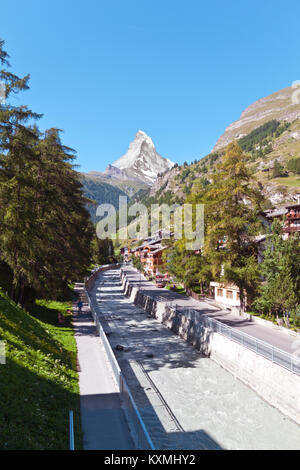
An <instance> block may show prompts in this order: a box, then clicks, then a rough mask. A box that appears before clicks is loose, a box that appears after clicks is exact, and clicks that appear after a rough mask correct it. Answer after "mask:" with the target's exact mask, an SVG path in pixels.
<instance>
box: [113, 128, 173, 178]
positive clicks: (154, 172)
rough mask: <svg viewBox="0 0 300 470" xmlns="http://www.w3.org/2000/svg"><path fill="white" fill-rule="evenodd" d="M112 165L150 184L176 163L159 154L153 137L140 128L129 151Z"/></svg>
mask: <svg viewBox="0 0 300 470" xmlns="http://www.w3.org/2000/svg"><path fill="white" fill-rule="evenodd" d="M112 166H113V167H116V168H118V169H119V170H122V172H123V173H124V172H125V173H126V174H127V176H128V178H129V179H136V180H139V181H144V182H145V183H147V184H149V185H150V184H152V183H153V182H154V181H155V180H156V178H157V176H158V174H159V173H163V172H164V171H166V170H168V169H170V168H172V167H173V166H174V163H173V162H171V161H170V160H168V159H166V158H163V157H162V156H161V155H159V154H158V153H157V152H156V150H155V146H154V143H153V141H152V139H151V138H150V137H149V136H148V135H147V134H146V133H145V132H144V131H141V130H140V131H138V132H137V133H136V136H135V139H134V140H133V141H132V142H131V144H130V145H129V149H128V151H127V153H126V154H125V155H123V157H121V158H119V160H117V161H116V162H114V163H113V164H112Z"/></svg>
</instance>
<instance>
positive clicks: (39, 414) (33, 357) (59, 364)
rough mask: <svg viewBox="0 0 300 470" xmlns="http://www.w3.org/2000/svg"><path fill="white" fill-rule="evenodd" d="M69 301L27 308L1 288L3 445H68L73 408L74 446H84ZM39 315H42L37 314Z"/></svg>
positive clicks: (0, 430) (0, 422)
mask: <svg viewBox="0 0 300 470" xmlns="http://www.w3.org/2000/svg"><path fill="white" fill-rule="evenodd" d="M69 307H70V304H68V303H59V302H47V301H38V302H37V303H36V304H35V305H33V306H32V308H30V310H31V314H29V313H27V312H25V311H24V310H22V309H21V308H19V307H18V306H16V305H15V304H14V302H12V301H11V300H10V299H8V298H7V297H6V296H5V295H4V293H3V292H1V291H0V339H1V340H4V341H5V344H6V364H5V365H0V389H1V402H0V449H68V446H69V436H68V432H69V424H68V413H69V410H70V409H73V411H74V415H75V422H74V428H75V447H76V448H77V449H78V448H81V446H82V435H81V429H80V418H79V386H78V374H77V372H76V343H75V338H74V334H73V328H72V324H71V318H70V316H69V317H67V318H66V322H65V325H64V326H58V324H57V313H58V310H59V311H61V312H64V311H66V309H67V308H69ZM35 317H38V318H39V319H38V318H35Z"/></svg>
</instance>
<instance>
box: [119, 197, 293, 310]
mask: <svg viewBox="0 0 300 470" xmlns="http://www.w3.org/2000/svg"><path fill="white" fill-rule="evenodd" d="M261 219H262V222H263V224H264V226H265V227H266V230H265V234H263V235H259V236H257V237H256V242H257V244H258V262H259V263H260V262H262V259H263V251H264V245H265V241H266V238H267V236H268V235H267V234H268V233H269V232H270V227H271V225H272V222H273V221H274V220H275V219H279V220H283V228H282V237H283V239H288V238H290V237H291V236H293V235H294V234H295V233H297V232H298V233H299V235H300V201H299V200H298V204H293V205H288V206H283V207H280V208H274V209H269V210H266V211H265V212H264V213H263V214H261ZM170 236H172V233H170V232H163V231H157V232H156V233H155V234H154V236H153V237H149V238H146V239H144V240H143V241H142V243H141V244H140V245H138V246H135V248H131V244H130V243H129V244H128V246H127V247H125V248H123V249H122V250H121V254H122V256H123V260H124V261H125V262H128V261H129V260H130V259H131V257H132V256H135V257H137V258H139V259H140V261H141V263H142V265H143V268H144V271H145V273H146V275H148V276H150V277H151V278H154V279H155V280H156V282H157V283H158V284H159V285H161V286H162V285H163V280H164V281H165V282H168V281H170V278H169V275H168V272H164V274H163V273H162V266H163V265H164V266H166V267H167V264H166V265H165V263H164V262H163V257H162V255H163V252H164V250H166V249H167V248H168V246H167V245H163V244H162V241H163V240H165V239H169V238H170ZM164 271H166V269H164ZM210 287H211V291H212V294H213V297H214V299H215V301H216V303H218V304H220V305H224V306H225V307H229V308H231V307H239V306H240V294H239V289H238V287H237V286H235V285H234V284H226V285H225V284H221V283H220V282H211V283H210Z"/></svg>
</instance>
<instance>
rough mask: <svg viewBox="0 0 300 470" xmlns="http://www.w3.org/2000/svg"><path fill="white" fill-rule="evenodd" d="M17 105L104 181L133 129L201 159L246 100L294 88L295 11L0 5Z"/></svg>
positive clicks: (298, 7) (88, 0) (298, 11)
mask: <svg viewBox="0 0 300 470" xmlns="http://www.w3.org/2000/svg"><path fill="white" fill-rule="evenodd" d="M0 14H1V17H0V37H2V38H3V39H4V40H5V41H6V49H7V52H8V53H9V54H10V56H11V58H10V62H11V65H12V71H13V72H14V73H17V74H19V75H22V74H23V75H24V74H27V73H30V74H31V82H30V84H31V90H30V91H28V92H26V93H24V94H22V95H19V96H18V98H17V99H18V102H19V103H20V104H21V103H22V104H28V105H29V106H30V107H31V108H32V109H33V110H34V111H36V112H40V113H43V114H44V117H43V119H42V120H41V121H40V124H39V125H40V127H41V129H46V128H49V127H58V128H60V129H63V130H64V131H65V132H64V136H63V141H64V143H65V144H66V145H69V146H71V147H73V148H75V149H76V150H77V152H78V158H77V163H78V164H79V165H80V170H81V171H90V170H97V171H103V170H104V169H105V167H106V165H107V164H108V163H112V162H113V161H114V160H116V159H118V158H120V157H121V156H122V155H123V154H124V153H125V152H126V151H127V148H128V145H129V143H130V141H131V140H132V139H133V138H134V136H135V133H136V132H137V131H138V130H139V129H141V130H143V131H145V132H147V134H148V135H149V136H150V137H151V138H152V139H153V141H154V143H155V145H156V148H157V151H158V152H159V153H160V154H161V155H162V156H164V157H167V158H170V159H171V160H173V161H175V162H178V163H179V164H181V163H183V162H184V161H185V160H186V161H188V162H190V161H193V160H194V159H195V158H197V159H198V158H201V157H203V156H205V155H206V154H207V153H209V152H210V150H211V149H212V147H213V146H214V144H215V142H216V140H217V139H218V137H219V136H220V135H221V134H222V133H223V131H224V130H225V128H226V127H227V126H228V125H229V124H230V123H231V122H232V121H234V120H236V119H238V118H239V116H240V114H241V112H242V111H243V110H244V109H245V108H246V107H247V106H248V105H250V104H251V103H252V102H253V101H255V100H257V99H259V98H262V97H263V96H266V95H268V94H271V93H273V92H275V91H277V90H279V89H281V88H285V87H286V86H289V85H291V84H292V82H293V81H294V80H297V79H300V70H299V67H300V61H299V54H300V47H299V45H300V44H299V17H300V3H299V1H298V0H295V1H293V0H292V1H286V2H284V3H283V2H282V1H278V0H272V1H270V0H264V1H263V2H262V1H261V0H260V1H258V0H251V1H250V0H244V1H243V2H241V1H238V0H227V1H223V0H211V1H209V2H208V1H202V0H185V1H184V0H151V1H150V0H148V1H146V0H106V1H103V0H85V1H82V0H59V1H58V0H51V1H50V0H43V1H41V0H26V1H24V0H15V1H14V2H13V3H11V2H5V3H4V2H1V9H0Z"/></svg>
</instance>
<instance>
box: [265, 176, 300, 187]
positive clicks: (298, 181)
mask: <svg viewBox="0 0 300 470" xmlns="http://www.w3.org/2000/svg"><path fill="white" fill-rule="evenodd" d="M271 181H275V182H276V183H277V184H280V185H282V186H289V187H293V188H300V176H286V177H284V178H275V179H273V180H271Z"/></svg>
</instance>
